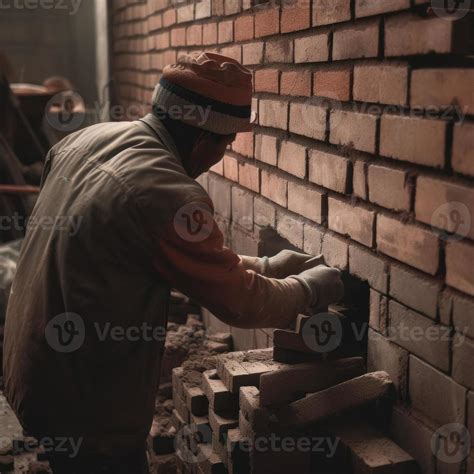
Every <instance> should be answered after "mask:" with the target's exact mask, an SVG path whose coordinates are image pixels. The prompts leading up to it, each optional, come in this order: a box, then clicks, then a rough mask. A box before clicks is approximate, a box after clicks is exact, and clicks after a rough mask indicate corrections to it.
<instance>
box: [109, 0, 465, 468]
mask: <svg viewBox="0 0 474 474" xmlns="http://www.w3.org/2000/svg"><path fill="white" fill-rule="evenodd" d="M260 3H262V2H260ZM438 3H442V2H438ZM112 4H113V11H112V14H113V20H112V21H113V38H114V45H113V68H114V70H113V75H114V78H115V80H116V85H117V93H118V97H119V101H120V103H121V104H122V105H123V106H125V107H128V108H127V109H126V110H128V111H131V110H134V111H136V109H135V108H133V107H131V106H136V105H137V104H138V105H145V106H146V105H147V104H148V102H149V100H150V97H151V92H152V89H153V87H154V85H155V83H156V82H157V80H158V78H159V75H160V71H161V70H162V68H163V66H164V65H166V64H168V63H170V62H173V61H175V59H176V58H177V56H178V55H179V54H180V53H182V52H185V51H192V50H200V49H207V50H210V51H218V52H221V53H222V54H226V55H229V56H232V57H234V58H235V59H238V60H239V61H242V62H243V63H244V64H245V65H246V66H248V67H249V68H251V69H252V70H253V71H254V87H255V99H254V109H255V110H256V111H258V114H259V124H258V126H257V127H256V129H255V132H254V133H246V134H240V135H238V138H237V140H236V142H235V143H234V144H233V145H232V148H231V149H229V150H228V152H227V153H226V156H225V158H224V160H223V161H222V162H221V163H219V164H218V165H216V166H215V167H214V168H213V169H212V171H211V172H210V173H208V175H206V176H204V177H202V178H201V179H200V182H201V183H202V184H203V185H204V186H205V187H206V188H207V189H208V191H209V194H210V195H211V197H212V198H213V199H214V202H215V205H216V210H217V214H218V215H217V219H218V222H219V225H220V226H221V227H222V229H223V231H224V234H225V236H226V239H227V243H228V244H229V245H231V246H232V247H233V248H234V249H235V250H236V251H237V252H240V253H248V254H259V253H262V249H263V248H264V244H265V242H264V238H263V237H262V233H261V231H262V229H263V228H265V227H267V226H270V227H272V228H274V229H275V230H276V231H277V232H278V233H279V234H280V235H281V236H282V237H284V238H286V239H288V241H289V242H290V243H291V244H292V245H294V246H295V247H298V248H300V249H303V250H305V251H306V252H309V253H312V254H317V253H319V252H323V253H324V254H325V256H326V259H327V260H328V262H329V263H330V264H332V265H336V266H338V267H339V268H341V269H343V270H347V271H349V272H350V273H351V274H353V275H356V276H358V277H359V278H361V279H363V280H367V281H368V283H369V284H370V287H371V297H370V308H371V311H370V340H369V356H368V363H369V368H371V369H372V368H377V369H384V370H387V371H388V372H389V373H390V374H391V376H392V377H393V379H394V380H395V381H396V383H397V387H398V393H399V397H400V404H399V407H397V409H396V410H395V411H394V416H393V420H392V431H393V433H392V434H393V436H394V437H395V439H396V440H397V441H398V442H399V444H401V445H402V446H404V447H405V448H406V449H407V450H408V451H410V452H411V453H412V454H413V455H414V456H415V457H416V458H417V460H418V461H419V462H420V464H421V465H422V467H423V470H424V472H430V473H431V472H435V470H436V472H448V471H449V472H450V473H455V472H456V473H458V472H466V471H464V470H463V469H467V472H472V471H473V469H474V461H473V458H468V460H466V461H464V463H462V462H461V463H453V464H446V463H443V462H442V460H441V459H442V456H435V455H434V452H433V450H432V449H431V447H430V441H431V436H432V434H433V432H434V431H435V430H437V429H438V428H439V427H440V426H443V425H445V424H447V423H453V422H457V423H461V424H464V425H466V426H467V427H468V428H469V430H470V431H471V434H472V435H473V439H474V416H473V414H474V391H473V390H474V371H472V368H471V365H472V358H473V357H474V298H473V297H474V264H473V262H474V224H471V222H470V221H471V219H474V212H473V211H474V188H473V183H474V154H473V150H474V146H473V145H474V143H473V141H474V139H473V135H474V93H473V84H474V69H469V67H472V58H469V57H468V56H469V54H472V52H473V49H472V37H469V27H470V22H472V14H469V15H467V16H465V17H464V18H462V19H458V20H456V21H453V19H447V18H446V17H442V15H441V17H440V16H439V15H438V13H439V11H437V10H436V11H434V10H432V9H430V5H429V4H428V2H424V1H423V0H411V1H410V0H383V1H382V0H352V1H351V0H312V1H310V0H300V1H299V2H298V3H295V1H294V2H290V1H286V2H282V3H281V4H277V3H262V4H261V5H256V6H251V5H250V1H249V0H247V1H245V0H244V2H243V4H242V3H241V2H239V1H237V0H226V1H224V0H212V1H210V0H203V1H201V2H199V3H196V4H193V3H189V2H188V3H179V2H176V1H174V2H173V1H169V0H156V1H149V2H148V3H147V4H145V3H144V2H133V1H128V0H115V1H113V2H112ZM471 34H472V33H471ZM127 117H128V116H127ZM128 118H134V117H128ZM453 232H454V233H455V235H454V236H453V235H452V233H453ZM207 320H208V323H209V324H210V325H211V327H212V329H213V330H220V329H226V330H228V329H229V328H226V327H224V325H222V323H219V322H217V321H216V320H215V319H214V318H213V317H212V316H210V315H207ZM232 332H233V334H234V339H235V341H236V345H237V347H238V348H241V349H246V348H251V347H264V346H267V345H269V344H271V330H268V331H260V330H259V331H243V330H239V329H232ZM440 449H441V448H440ZM468 463H469V464H468ZM467 464H468V465H467Z"/></svg>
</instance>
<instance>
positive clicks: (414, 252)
mask: <svg viewBox="0 0 474 474" xmlns="http://www.w3.org/2000/svg"><path fill="white" fill-rule="evenodd" d="M377 248H378V250H379V251H380V252H382V253H384V254H385V255H389V256H390V257H393V258H395V259H397V260H399V261H401V262H404V263H406V264H408V265H410V266H412V267H414V268H418V269H419V270H422V271H424V272H426V273H429V274H430V275H434V274H436V272H437V271H438V268H439V241H438V238H437V237H436V236H435V235H434V234H433V233H431V232H428V231H426V230H424V229H422V228H420V227H418V226H414V225H411V224H406V223H403V222H400V221H398V220H396V219H392V218H390V217H387V216H384V215H380V214H379V215H378V216H377Z"/></svg>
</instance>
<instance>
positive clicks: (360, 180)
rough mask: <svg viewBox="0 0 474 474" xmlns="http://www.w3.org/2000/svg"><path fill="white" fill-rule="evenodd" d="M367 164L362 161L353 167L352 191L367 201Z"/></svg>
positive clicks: (358, 161)
mask: <svg viewBox="0 0 474 474" xmlns="http://www.w3.org/2000/svg"><path fill="white" fill-rule="evenodd" d="M366 168H367V164H366V163H365V162H364V161H362V160H357V161H356V162H355V163H354V165H353V171H352V175H353V176H352V189H353V192H354V195H355V196H357V197H359V198H361V199H367V170H366Z"/></svg>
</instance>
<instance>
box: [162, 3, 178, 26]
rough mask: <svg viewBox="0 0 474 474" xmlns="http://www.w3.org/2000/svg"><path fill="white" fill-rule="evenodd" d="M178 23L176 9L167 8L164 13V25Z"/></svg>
mask: <svg viewBox="0 0 474 474" xmlns="http://www.w3.org/2000/svg"><path fill="white" fill-rule="evenodd" d="M175 23H176V10H175V9H174V8H171V9H170V10H166V11H165V12H164V13H163V26H164V27H165V28H167V27H168V26H171V25H174V24H175Z"/></svg>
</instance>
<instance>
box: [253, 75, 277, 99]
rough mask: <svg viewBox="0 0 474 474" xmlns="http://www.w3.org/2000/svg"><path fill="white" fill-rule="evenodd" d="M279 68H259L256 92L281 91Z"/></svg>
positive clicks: (275, 92)
mask: <svg viewBox="0 0 474 474" xmlns="http://www.w3.org/2000/svg"><path fill="white" fill-rule="evenodd" d="M279 77H280V71H279V70H278V69H259V70H258V71H255V92H271V93H273V94H278V92H279Z"/></svg>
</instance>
